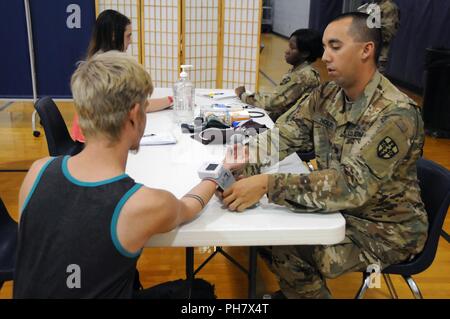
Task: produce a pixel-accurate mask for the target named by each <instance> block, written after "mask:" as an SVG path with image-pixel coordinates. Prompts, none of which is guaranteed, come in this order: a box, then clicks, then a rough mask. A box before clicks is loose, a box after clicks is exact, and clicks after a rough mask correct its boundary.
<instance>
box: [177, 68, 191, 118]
mask: <svg viewBox="0 0 450 319" xmlns="http://www.w3.org/2000/svg"><path fill="white" fill-rule="evenodd" d="M191 68H192V65H182V66H181V69H182V72H181V73H180V78H179V80H178V81H177V82H176V83H175V85H174V86H173V98H174V100H173V110H174V121H175V123H177V124H181V123H191V122H192V121H193V120H194V108H195V87H194V84H193V83H192V81H190V80H189V75H188V73H187V72H186V69H191Z"/></svg>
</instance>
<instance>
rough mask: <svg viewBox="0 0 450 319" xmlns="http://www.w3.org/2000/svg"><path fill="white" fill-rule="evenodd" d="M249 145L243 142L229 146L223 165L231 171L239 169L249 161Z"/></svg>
mask: <svg viewBox="0 0 450 319" xmlns="http://www.w3.org/2000/svg"><path fill="white" fill-rule="evenodd" d="M248 159H249V151H248V146H244V145H242V144H233V145H229V146H228V147H227V153H226V155H225V159H224V161H223V167H225V168H226V169H229V170H230V171H235V170H239V169H241V168H243V167H244V165H245V164H246V163H248Z"/></svg>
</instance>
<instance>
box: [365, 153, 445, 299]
mask: <svg viewBox="0 0 450 319" xmlns="http://www.w3.org/2000/svg"><path fill="white" fill-rule="evenodd" d="M417 176H418V178H419V184H420V190H421V197H422V201H423V203H424V204H425V209H426V211H427V214H428V221H429V229H428V239H427V242H426V243H425V247H424V249H423V251H422V252H421V253H420V254H418V255H417V256H415V257H414V258H413V259H412V260H411V261H407V262H404V263H401V264H397V265H392V266H389V267H387V268H385V269H383V270H382V271H381V273H382V274H383V277H384V279H385V281H386V284H387V287H388V289H389V292H390V294H391V296H392V297H393V298H397V293H396V291H395V288H394V286H393V284H392V281H391V279H390V277H389V275H390V274H394V275H401V276H402V277H403V279H404V280H405V281H406V283H407V284H408V286H409V288H410V289H411V292H412V293H413V295H414V297H415V298H416V299H422V298H423V297H422V293H421V292H420V290H419V287H418V286H417V284H416V283H415V281H414V280H413V278H412V277H411V276H412V275H416V274H419V273H421V272H423V271H424V270H426V269H427V268H428V267H429V266H430V265H431V264H432V263H433V260H434V257H435V256H436V251H437V247H438V242H439V236H440V234H441V230H442V225H443V223H444V220H445V216H446V215H447V210H448V207H449V204H450V171H448V170H447V169H445V168H444V167H442V166H440V165H438V164H436V163H434V162H432V161H429V160H426V159H420V160H419V161H418V162H417ZM369 282H370V274H368V273H365V272H364V273H363V284H362V285H361V287H360V289H359V291H358V293H357V295H356V298H358V299H360V298H362V297H363V296H364V293H365V291H366V290H367V288H368V286H369Z"/></svg>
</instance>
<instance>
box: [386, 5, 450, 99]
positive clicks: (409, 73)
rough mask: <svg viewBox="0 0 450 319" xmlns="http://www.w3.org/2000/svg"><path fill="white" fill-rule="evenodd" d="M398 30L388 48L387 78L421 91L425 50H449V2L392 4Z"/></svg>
mask: <svg viewBox="0 0 450 319" xmlns="http://www.w3.org/2000/svg"><path fill="white" fill-rule="evenodd" d="M395 2H396V3H397V5H398V6H399V9H400V28H399V30H398V33H397V35H396V37H395V38H394V40H393V42H392V46H391V52H390V58H389V65H388V68H387V74H388V75H389V77H391V78H393V79H394V80H397V81H399V82H400V83H403V84H406V85H409V86H411V88H412V89H416V90H418V91H420V90H422V89H423V88H424V85H425V83H424V70H425V54H426V49H427V48H431V47H435V48H437V47H439V48H447V49H450V1H448V0H395Z"/></svg>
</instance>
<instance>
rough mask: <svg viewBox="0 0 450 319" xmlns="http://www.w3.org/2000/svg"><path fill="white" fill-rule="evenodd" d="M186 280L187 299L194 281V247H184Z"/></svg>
mask: <svg viewBox="0 0 450 319" xmlns="http://www.w3.org/2000/svg"><path fill="white" fill-rule="evenodd" d="M186 281H187V288H188V299H191V291H192V285H193V283H194V247H186Z"/></svg>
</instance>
